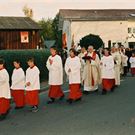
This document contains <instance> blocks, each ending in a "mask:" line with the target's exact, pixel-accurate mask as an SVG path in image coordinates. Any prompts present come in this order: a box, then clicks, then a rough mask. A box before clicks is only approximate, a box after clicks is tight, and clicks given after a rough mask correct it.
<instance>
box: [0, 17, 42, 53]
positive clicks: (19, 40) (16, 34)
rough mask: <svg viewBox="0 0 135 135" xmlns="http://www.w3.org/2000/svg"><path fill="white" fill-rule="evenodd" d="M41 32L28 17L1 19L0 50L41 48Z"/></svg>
mask: <svg viewBox="0 0 135 135" xmlns="http://www.w3.org/2000/svg"><path fill="white" fill-rule="evenodd" d="M40 30H41V28H40V27H39V25H38V24H37V23H36V22H35V21H33V20H32V19H31V18H28V17H0V50H6V49H7V50H12V49H37V48H40V44H41V39H40V34H39V32H40Z"/></svg>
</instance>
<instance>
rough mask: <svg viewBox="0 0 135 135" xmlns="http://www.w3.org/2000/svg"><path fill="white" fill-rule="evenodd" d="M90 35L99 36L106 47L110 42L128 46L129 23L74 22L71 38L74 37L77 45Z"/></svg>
mask: <svg viewBox="0 0 135 135" xmlns="http://www.w3.org/2000/svg"><path fill="white" fill-rule="evenodd" d="M88 34H95V35H99V36H100V37H101V38H102V40H103V42H104V43H105V46H106V47H107V46H108V41H109V40H111V42H112V43H113V42H122V44H125V46H127V42H126V40H127V37H128V21H73V22H72V23H71V37H72V35H74V42H75V44H77V43H79V41H80V39H81V38H82V37H84V36H86V35H88Z"/></svg>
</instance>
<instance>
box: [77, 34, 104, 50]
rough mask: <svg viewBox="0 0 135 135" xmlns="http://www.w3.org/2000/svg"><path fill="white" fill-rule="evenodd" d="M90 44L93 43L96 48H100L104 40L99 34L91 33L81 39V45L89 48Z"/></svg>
mask: <svg viewBox="0 0 135 135" xmlns="http://www.w3.org/2000/svg"><path fill="white" fill-rule="evenodd" d="M89 45H92V46H93V47H94V48H95V49H99V48H100V47H102V46H103V45H104V42H103V40H102V39H101V38H100V37H99V36H98V35H93V34H89V35H86V36H85V37H83V38H82V39H81V40H80V46H81V47H85V48H86V49H87V48H88V46H89Z"/></svg>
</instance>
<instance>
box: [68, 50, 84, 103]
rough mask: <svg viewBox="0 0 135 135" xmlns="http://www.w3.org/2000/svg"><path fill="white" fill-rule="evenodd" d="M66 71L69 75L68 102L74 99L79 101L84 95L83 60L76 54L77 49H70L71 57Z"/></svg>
mask: <svg viewBox="0 0 135 135" xmlns="http://www.w3.org/2000/svg"><path fill="white" fill-rule="evenodd" d="M65 71H66V74H67V75H68V77H69V90H70V92H69V96H68V100H67V101H68V102H69V103H70V104H71V103H72V102H73V101H79V100H81V97H82V92H81V88H80V86H81V77H80V71H81V62H80V59H79V57H78V56H76V51H75V50H74V49H70V57H68V58H67V60H66V63H65Z"/></svg>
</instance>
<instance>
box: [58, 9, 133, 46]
mask: <svg viewBox="0 0 135 135" xmlns="http://www.w3.org/2000/svg"><path fill="white" fill-rule="evenodd" d="M59 15H60V21H59V30H62V32H63V34H66V40H67V47H68V48H70V47H71V44H72V41H73V40H74V43H75V44H76V45H77V44H78V43H79V41H80V39H81V38H82V37H84V36H86V35H88V34H95V35H99V36H100V37H101V38H102V40H103V41H104V43H105V46H106V47H107V46H108V44H110V43H111V46H113V45H115V44H122V45H124V46H125V47H135V9H129V10H128V9H115V10H112V9H111V10H109V9H105V10H71V9H61V10H60V11H59Z"/></svg>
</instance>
